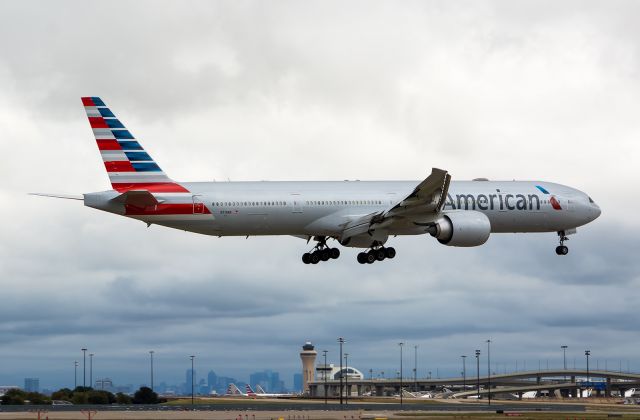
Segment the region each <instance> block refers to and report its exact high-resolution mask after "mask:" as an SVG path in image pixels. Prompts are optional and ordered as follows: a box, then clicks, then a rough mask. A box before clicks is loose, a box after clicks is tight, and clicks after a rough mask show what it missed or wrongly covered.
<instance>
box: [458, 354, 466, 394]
mask: <svg viewBox="0 0 640 420" xmlns="http://www.w3.org/2000/svg"><path fill="white" fill-rule="evenodd" d="M460 357H462V390H463V391H464V390H465V389H467V363H466V361H467V356H465V355H462V356H460Z"/></svg>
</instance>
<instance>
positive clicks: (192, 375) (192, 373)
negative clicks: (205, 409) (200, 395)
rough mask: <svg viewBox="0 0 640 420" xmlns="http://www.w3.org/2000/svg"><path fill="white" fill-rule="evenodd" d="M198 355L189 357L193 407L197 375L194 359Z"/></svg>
mask: <svg viewBox="0 0 640 420" xmlns="http://www.w3.org/2000/svg"><path fill="white" fill-rule="evenodd" d="M195 358H196V356H193V355H191V356H189V359H191V408H193V393H194V390H195V379H194V376H196V375H195V371H194V370H193V359H195Z"/></svg>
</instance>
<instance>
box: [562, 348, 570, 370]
mask: <svg viewBox="0 0 640 420" xmlns="http://www.w3.org/2000/svg"><path fill="white" fill-rule="evenodd" d="M567 347H569V346H560V348H561V349H562V365H563V366H564V370H567Z"/></svg>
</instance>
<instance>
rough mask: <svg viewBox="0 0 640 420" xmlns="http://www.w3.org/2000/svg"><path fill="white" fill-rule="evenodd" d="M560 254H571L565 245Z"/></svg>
mask: <svg viewBox="0 0 640 420" xmlns="http://www.w3.org/2000/svg"><path fill="white" fill-rule="evenodd" d="M560 248H561V250H560V252H561V253H562V255H567V254H568V253H569V248H568V247H567V246H565V245H562V246H561V247H560Z"/></svg>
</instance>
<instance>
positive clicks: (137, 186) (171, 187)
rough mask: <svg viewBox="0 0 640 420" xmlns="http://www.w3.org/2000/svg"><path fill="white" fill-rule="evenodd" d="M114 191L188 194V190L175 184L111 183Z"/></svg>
mask: <svg viewBox="0 0 640 420" xmlns="http://www.w3.org/2000/svg"><path fill="white" fill-rule="evenodd" d="M111 186H112V187H113V189H114V190H116V191H118V192H125V191H129V190H146V191H149V192H152V193H182V192H184V193H188V192H189V190H188V189H186V188H185V187H183V186H182V185H180V184H176V183H175V182H138V183H126V184H125V183H111Z"/></svg>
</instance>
